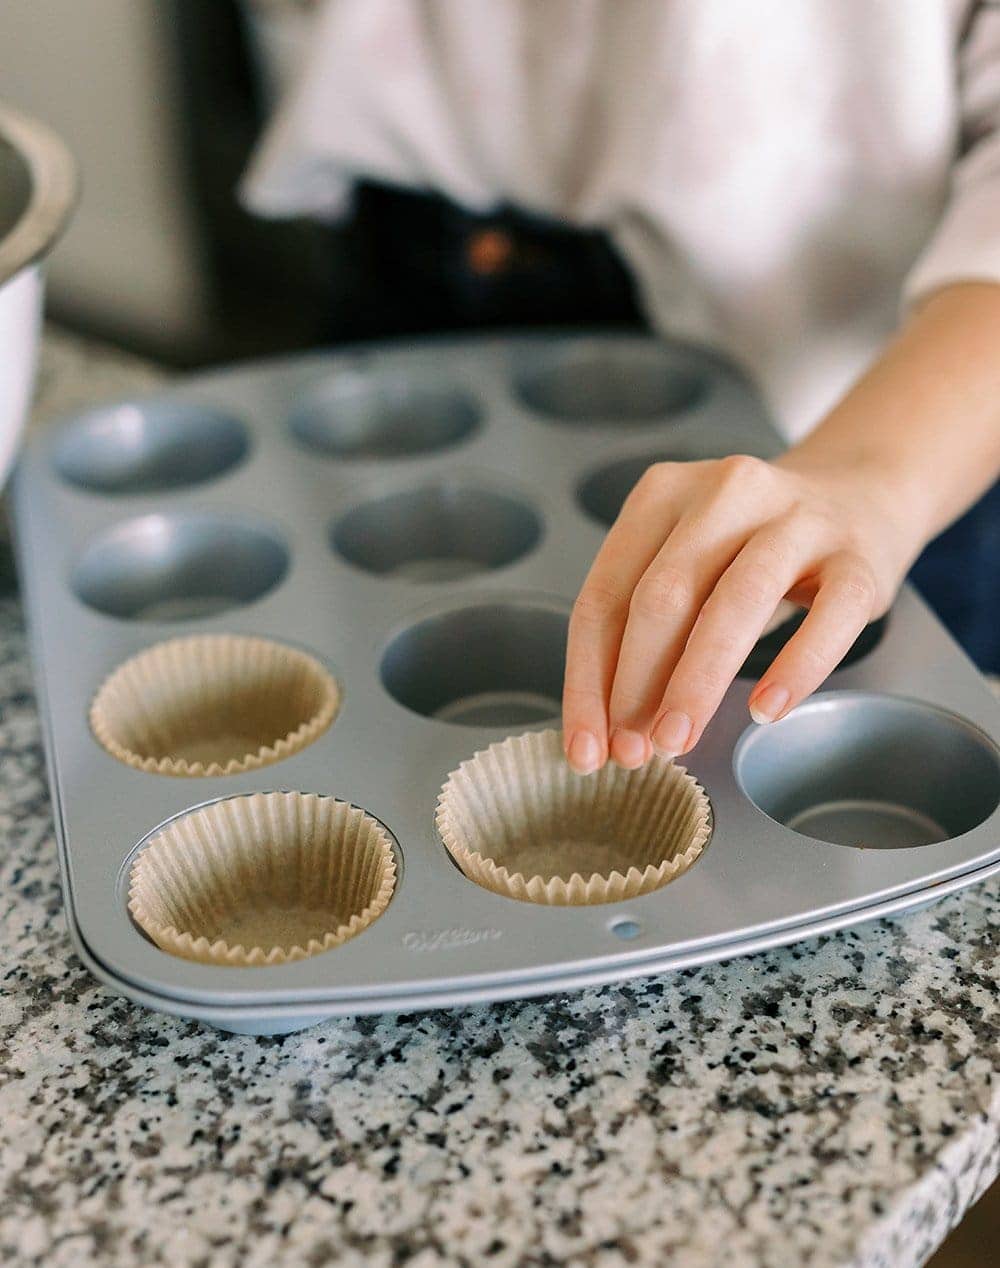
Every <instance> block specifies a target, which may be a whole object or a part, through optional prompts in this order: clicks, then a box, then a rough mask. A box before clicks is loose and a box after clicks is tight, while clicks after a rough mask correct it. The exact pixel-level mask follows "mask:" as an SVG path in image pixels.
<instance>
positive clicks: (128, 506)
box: [15, 335, 1000, 1032]
mask: <svg viewBox="0 0 1000 1268" xmlns="http://www.w3.org/2000/svg"><path fill="white" fill-rule="evenodd" d="M779 447H780V442H779V440H778V438H777V435H776V433H775V432H774V431H773V430H772V428H771V426H770V424H769V422H768V420H767V417H766V415H765V413H764V411H763V409H762V407H761V405H760V403H759V402H758V400H757V399H756V397H755V395H754V393H753V391H752V390H751V389H750V387H749V386H748V384H747V383H746V382H745V380H743V379H742V378H741V377H740V376H739V375H738V374H737V373H736V372H735V371H734V370H733V369H732V368H730V367H728V366H727V365H725V364H723V363H721V362H720V361H719V360H717V359H716V358H714V357H713V356H711V355H708V354H706V353H704V352H701V351H698V350H696V349H692V348H688V347H679V346H676V347H675V346H671V347H664V346H663V345H661V344H658V343H654V342H653V341H649V340H646V339H643V338H636V337H631V336H587V337H563V336H559V335H551V336H530V337H513V338H494V339H474V340H455V341H430V342H427V343H422V344H418V345H416V346H414V345H413V344H409V345H407V346H398V347H394V346H388V347H380V348H377V349H375V348H373V349H366V350H361V351H347V352H342V353H337V354H331V355H314V356H306V357H300V358H296V359H292V360H284V361H278V362H273V363H269V364H265V365H258V366H254V367H250V368H244V367H238V368H235V369H229V370H225V371H222V372H217V373H211V374H206V375H203V376H199V377H196V378H191V379H189V380H187V381H186V382H184V383H182V384H180V385H178V386H177V387H176V388H173V389H171V390H170V391H168V392H164V393H161V394H159V395H157V396H155V397H151V398H149V399H148V400H136V401H131V402H125V403H121V404H117V405H109V406H107V407H103V408H100V409H97V410H94V411H91V412H90V413H88V414H85V415H82V416H80V417H77V418H75V419H72V420H70V421H68V422H67V424H66V425H65V426H64V427H63V428H61V429H58V430H54V431H49V432H47V433H46V434H44V435H42V436H39V437H37V438H36V439H35V440H34V442H33V443H32V445H31V446H30V447H29V449H28V452H27V453H26V454H25V456H24V459H23V461H22V463H21V467H20V470H19V473H18V476H17V480H16V494H15V495H16V523H17V529H18V539H19V549H20V555H21V573H22V581H23V584H24V587H25V591H26V595H27V604H28V613H29V618H30V625H31V637H32V642H33V651H34V656H35V664H36V667H37V675H38V683H39V689H40V698H41V704H42V714H43V718H44V727H45V733H46V742H47V747H48V761H49V772H50V778H51V785H52V796H53V802H54V807H55V820H56V827H57V834H58V839H59V847H60V853H61V859H62V867H63V879H64V888H65V897H66V910H67V913H68V919H69V924H70V928H71V932H72V934H73V936H74V939H75V942H76V946H77V948H78V950H79V953H80V955H81V956H82V957H83V958H84V960H85V961H86V963H87V964H88V965H89V966H90V967H91V968H92V970H93V971H94V972H95V973H96V974H97V975H98V976H99V977H100V978H102V979H103V980H104V981H105V982H108V983H110V984H111V985H112V986H114V987H115V988H117V989H118V990H120V991H122V992H123V993H124V994H126V995H128V996H130V997H131V998H133V999H135V1000H138V1001H141V1002H142V1003H144V1004H147V1005H149V1006H151V1007H153V1008H157V1009H161V1010H163V1011H166V1012H171V1013H176V1014H180V1015H184V1016H190V1017H197V1018H201V1019H204V1020H206V1021H209V1022H212V1023H214V1024H215V1025H218V1026H221V1027H223V1028H226V1029H230V1030H235V1031H246V1032H277V1031H282V1030H290V1029H295V1028H297V1027H300V1026H303V1025H307V1024H309V1023H311V1022H313V1021H315V1020H318V1019H320V1018H323V1017H328V1016H333V1015H337V1014H345V1013H362V1012H376V1011H392V1010H395V1009H403V1008H405V1009H419V1008H424V1007H434V1006H447V1005H457V1004H462V1003H467V1002H475V1001H482V1000H494V999H502V998H511V997H516V996H528V995H535V994H545V993H549V992H553V991H561V990H565V989H567V988H571V987H577V986H583V985H589V984H594V983H600V982H608V981H613V980H618V979H623V978H627V977H630V976H636V975H643V974H650V973H658V972H661V971H663V970H666V969H670V968H674V967H681V966H687V965H692V964H698V963H704V962H707V961H711V960H717V959H722V958H729V957H732V956H734V955H739V954H743V953H746V952H750V951H753V950H757V949H761V948H765V947H773V946H777V945H780V944H783V943H788V942H792V941H794V940H796V939H799V938H803V937H806V936H809V935H812V934H815V933H819V932H824V931H828V930H831V929H835V928H838V927H841V926H844V925H848V924H853V923H857V922H859V921H861V920H865V919H870V918H872V917H874V916H878V915H884V914H892V913H894V912H899V911H905V910H906V909H908V908H912V907H915V906H918V905H921V904H924V903H926V902H928V901H931V900H933V899H934V898H936V897H939V896H942V895H943V894H945V893H947V892H950V891H951V890H953V889H956V888H959V887H961V886H964V885H967V884H971V883H973V882H975V881H977V880H980V879H982V878H984V877H985V876H987V875H989V874H991V873H992V872H994V871H996V870H998V869H1000V811H998V809H997V802H998V798H1000V760H998V748H997V740H998V738H1000V706H998V704H997V702H996V701H995V700H994V699H993V698H992V696H991V695H990V693H989V691H988V690H987V687H986V685H985V683H984V682H983V680H982V678H981V677H980V676H979V674H978V673H977V672H976V670H975V669H974V667H973V666H972V665H971V664H970V663H969V661H968V660H967V659H966V658H965V657H964V656H963V654H962V653H961V652H960V651H959V649H958V648H957V647H956V646H955V644H954V643H953V642H952V641H951V639H950V638H949V636H948V635H947V634H946V633H945V632H944V631H943V630H942V628H941V627H940V625H939V624H938V622H937V621H936V620H935V618H934V617H933V616H932V615H931V614H930V613H929V611H928V610H927V608H926V607H925V606H924V605H923V603H922V602H921V601H920V600H919V598H918V597H917V596H916V595H915V594H914V593H913V592H912V591H910V590H904V591H903V593H902V594H901V596H900V598H899V600H898V602H897V603H896V605H895V608H894V610H893V611H892V613H890V616H889V618H888V620H887V621H886V622H885V624H884V628H882V629H880V630H875V631H874V632H872V633H871V634H870V635H869V637H868V638H867V640H866V643H865V644H864V645H863V646H862V647H860V648H859V655H858V658H857V659H855V660H854V661H853V663H851V664H849V665H846V666H845V667H843V668H841V669H840V670H838V671H837V672H836V673H835V674H834V675H833V677H832V678H831V679H830V681H829V683H828V684H827V688H826V690H824V692H823V693H822V694H821V695H819V696H817V697H816V698H814V699H813V700H812V701H811V702H808V703H807V704H806V705H805V706H803V707H802V708H800V709H799V710H797V711H796V712H795V713H793V714H792V715H791V716H790V717H789V718H787V719H786V720H784V721H782V722H781V723H779V724H777V725H775V726H772V727H769V728H763V729H757V728H754V727H752V726H748V715H747V708H746V701H747V695H748V692H749V689H750V687H751V685H752V679H750V678H741V679H738V680H737V681H736V683H735V684H734V685H733V687H732V689H731V690H730V691H729V693H728V695H727V697H726V699H725V701H724V703H723V705H722V708H721V709H720V711H719V713H718V716H717V717H716V719H715V720H714V722H713V723H712V725H711V726H710V728H709V729H708V732H707V734H706V735H705V738H704V739H703V741H702V743H701V744H700V745H699V746H698V748H697V750H696V751H695V752H694V753H693V754H692V755H691V756H690V758H689V759H688V766H689V769H690V770H691V771H692V773H693V774H694V775H695V776H696V777H697V778H698V779H699V780H700V781H701V783H702V784H703V785H704V787H705V789H706V790H707V792H708V794H709V797H710V798H711V802H712V810H713V818H714V832H713V836H712V839H711V841H710V843H709V845H708V847H707V848H706V850H705V851H704V853H703V855H702V857H701V858H700V859H699V861H698V862H697V863H696V864H695V865H694V866H693V867H692V868H691V870H690V871H689V872H687V873H685V874H684V875H682V876H681V877H680V878H678V879H677V880H676V881H674V882H673V883H671V884H669V885H667V886H666V887H665V888H663V889H661V890H659V891H657V892H655V893H652V894H649V895H647V896H645V897H642V898H640V899H637V900H634V901H629V902H626V903H619V904H610V905H606V906H598V907H589V908H579V907H578V908H550V907H543V906H536V905H534V904H530V903H520V902H517V901H515V900H512V899H508V898H504V897H500V896H498V895H495V894H493V893H490V892H487V891H486V890H483V889H480V888H479V887H477V886H476V885H475V884H473V883H472V882H470V881H469V880H467V879H466V878H465V877H464V876H463V875H462V874H461V873H460V872H459V871H458V869H457V868H456V867H455V866H454V865H453V864H452V862H451V860H450V858H449V857H448V855H447V854H446V852H445V850H444V848H443V846H442V845H441V843H440V841H439V840H438V838H437V836H436V833H435V830H434V810H435V803H436V799H437V796H438V792H439V790H440V787H441V785H442V783H443V782H444V780H445V777H446V776H447V774H448V772H449V771H451V770H452V769H454V768H455V767H456V766H457V765H458V764H459V763H460V762H461V761H462V760H463V759H464V758H466V757H468V756H470V755H471V754H472V753H473V752H475V751H476V750H478V749H481V748H483V747H485V746H486V745H488V744H490V743H492V742H493V741H495V740H497V739H499V738H502V737H503V736H504V735H505V734H507V733H510V732H512V731H521V730H523V729H525V728H526V727H531V726H544V725H553V724H555V725H558V722H555V723H553V722H552V720H551V718H552V716H553V715H555V714H556V713H557V709H558V695H559V688H560V679H561V674H562V667H563V642H564V637H565V628H566V620H567V615H568V613H569V610H570V605H571V602H572V600H573V597H574V595H575V593H576V591H577V589H578V587H579V584H580V582H581V581H582V579H583V577H584V574H585V572H586V569H587V567H588V565H589V564H590V561H591V560H592V558H593V555H594V553H595V551H596V550H597V548H598V546H599V545H600V542H601V539H602V536H603V533H604V531H605V524H604V523H602V522H601V520H602V519H607V518H608V517H609V516H612V515H613V514H614V510H615V507H616V504H617V501H618V500H620V498H621V496H622V495H623V493H624V491H625V490H626V489H627V488H628V486H629V483H630V482H631V480H632V479H633V478H634V477H635V475H637V474H638V473H639V472H640V471H641V470H642V468H643V466H644V465H645V464H646V463H647V462H648V461H651V460H653V459H655V458H657V457H661V458H668V457H669V458H698V457H702V456H713V457H714V456H720V455H723V454H726V453H729V452H733V451H738V452H752V453H757V454H759V455H762V456H767V455H770V454H773V453H774V452H776V451H777V449H778V448H779ZM196 632H234V633H254V634H259V635H263V636H268V637H272V638H274V639H277V640H281V641H284V642H287V643H291V644H294V645H297V646H299V647H302V648H304V649H306V650H308V651H310V652H311V653H313V654H314V655H316V656H317V657H318V658H319V659H320V660H322V661H323V663H324V664H326V665H327V666H328V667H329V668H330V669H331V670H332V672H333V673H334V674H335V675H336V677H337V679H338V680H339V682H340V684H341V687H342V690H343V693H344V703H343V708H342V711H341V713H340V716H339V717H338V718H337V720H336V722H335V723H334V725H333V727H332V728H331V729H330V730H329V731H328V732H327V733H326V734H324V735H323V736H322V737H321V738H320V739H319V740H318V741H317V742H316V743H315V744H313V745H312V746H311V747H308V748H306V749H305V750H303V751H302V752H300V753H298V754H297V755H295V756H294V757H292V758H290V759H288V760H286V761H284V762H282V763H280V764H276V765H274V766H273V767H269V768H266V769H264V770H262V771H255V772H248V773H244V774H240V775H235V776H227V777H220V778H213V779H178V778H166V777H163V776H158V775H151V774H145V773H140V772H136V771H133V770H131V769H129V768H128V767H126V766H124V765H122V764H120V763H119V762H117V761H115V760H114V759H113V758H112V757H110V756H109V755H108V754H107V753H106V752H104V750H103V749H102V748H101V747H100V746H99V745H98V744H97V742H96V741H95V740H94V738H93V737H92V735H91V733H90V731H89V728H88V722H87V711H88V706H89V704H90V701H91V699H92V697H93V695H94V692H95V691H96V689H97V687H98V686H99V685H100V683H101V682H102V680H103V679H104V678H105V676H106V675H107V674H109V673H110V672H111V671H112V670H113V669H115V668H116V667H117V666H118V665H120V664H121V663H122V662H123V661H124V660H126V659H127V658H128V657H129V656H131V655H133V654H134V653H136V652H137V651H140V650H142V649H143V648H146V647H148V646H149V645H151V644H152V643H155V642H158V641H160V640H162V639H166V638H169V637H172V636H175V635H181V634H189V633H196ZM879 635H881V637H879ZM862 653H865V654H862ZM274 788H284V789H298V790H302V791H306V792H320V793H328V794H333V795H335V796H337V797H340V798H343V799H344V800H347V801H351V802H353V803H354V804H355V805H358V806H361V807H363V808H364V809H365V810H367V811H369V812H370V813H371V814H373V815H375V816H376V817H377V818H378V819H379V820H381V821H382V823H384V824H385V825H386V826H387V827H388V828H389V830H390V831H391V833H392V834H393V836H394V837H395V840H396V842H397V843H398V851H399V860H400V864H401V866H400V878H399V882H398V885H397V889H396V893H395V896H394V897H393V900H392V902H391V903H390V905H389V907H388V909H387V911H386V912H385V914H384V915H383V916H382V917H381V918H380V919H378V920H377V921H376V922H375V923H374V925H372V927H371V928H369V929H368V930H366V931H365V932H364V933H362V934H361V935H360V936H358V937H357V938H355V939H353V940H352V941H350V942H348V943H346V944H345V945H344V946H342V947H339V948H337V949H335V950H333V951H331V952H328V953H326V954H323V955H319V956H316V957H314V958H312V959H307V960H304V961H300V962H298V963H293V964H289V965H285V966H282V967H269V968H256V969H231V968H216V967H208V966H204V965H199V964H194V963H189V962H187V961H184V960H180V959H176V958H173V957H171V956H169V955H166V954H165V953H163V952H161V951H160V950H159V949H158V948H157V947H156V946H154V945H153V944H152V943H151V942H149V941H148V940H147V939H146V938H145V937H144V936H143V935H142V934H141V933H140V932H139V930H138V929H137V928H136V927H135V925H134V924H133V922H132V920H131V919H130V917H129V913H128V910H127V906H126V890H127V877H128V870H129V866H130V863H131V860H132V859H133V857H134V855H135V853H136V851H137V850H139V849H141V848H142V844H143V842H144V840H145V839H146V838H147V837H148V836H149V835H150V834H151V833H152V832H153V831H154V830H155V829H156V828H157V827H158V826H160V825H161V824H163V823H164V822H165V821H166V820H168V819H171V818H173V817H175V816H177V815H179V814H182V813H184V812H186V811H188V810H190V809H192V808H193V807H196V806H199V805H202V804H204V803H205V802H207V801H212V800H215V799H217V798H223V797H231V796H233V795H235V794H239V793H245V792H250V791H255V790H259V789H274ZM788 825H791V826H788ZM810 833H812V834H813V835H809V834H810ZM942 836H944V837H946V838H947V839H945V840H940V838H941V837H942ZM822 838H827V839H822ZM836 840H845V841H847V842H850V843H849V844H834V843H832V842H833V841H836ZM912 841H928V842H930V843H928V844H923V845H913V844H909V843H910V842H912ZM900 842H902V843H904V848H862V847H872V846H879V845H887V846H888V845H894V844H899V843H900Z"/></svg>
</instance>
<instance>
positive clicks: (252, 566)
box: [72, 512, 288, 621]
mask: <svg viewBox="0 0 1000 1268" xmlns="http://www.w3.org/2000/svg"><path fill="white" fill-rule="evenodd" d="M287 569H288V548H287V547H286V546H285V544H284V542H283V541H282V540H281V538H280V537H279V536H278V534H277V533H276V532H275V531H273V530H272V529H270V528H266V527H264V526H262V525H261V524H260V523H259V522H257V521H250V520H244V519H239V518H227V517H222V516H218V515H213V514H210V513H208V512H187V513H176V514H170V515H165V514H157V515H144V516H140V517H139V518H138V519H134V520H127V521H126V522H125V523H123V524H119V525H117V526H116V527H115V528H113V529H111V530H109V531H108V532H107V533H105V534H103V535H102V536H101V537H99V538H97V540H96V541H94V542H92V543H91V544H90V546H88V547H87V549H86V550H85V551H84V553H83V555H82V556H81V558H80V559H79V561H78V563H77V565H76V567H75V568H74V569H73V573H72V586H73V590H74V591H75V593H76V595H77V597H78V598H79V599H80V600H81V601H82V602H83V603H85V604H87V606H88V607H91V608H94V609H95V610H96V611H98V612H103V613H105V614H106V615H108V616H114V617H118V618H119V619H121V620H128V621H190V620H199V619H202V618H206V617H210V616H215V615H216V614H217V613H220V612H225V611H227V610H228V609H230V608H234V607H239V606H241V605H242V604H246V603H251V602H252V601H253V600H255V599H258V598H260V597H261V596H262V595H264V594H267V592H268V591H269V590H272V589H273V588H274V587H275V586H276V585H277V584H278V583H279V582H280V581H281V579H282V578H283V577H284V575H285V572H286V571H287Z"/></svg>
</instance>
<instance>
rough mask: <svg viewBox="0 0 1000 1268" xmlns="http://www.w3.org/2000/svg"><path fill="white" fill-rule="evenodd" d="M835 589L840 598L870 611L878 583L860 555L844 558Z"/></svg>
mask: <svg viewBox="0 0 1000 1268" xmlns="http://www.w3.org/2000/svg"><path fill="white" fill-rule="evenodd" d="M837 589H838V592H839V594H840V597H841V599H842V600H844V601H845V602H847V603H850V604H851V605H852V606H854V607H858V608H863V609H865V611H866V612H870V611H871V610H872V609H873V608H874V606H875V601H876V598H877V595H878V585H877V583H876V581H875V574H874V572H873V571H872V567H871V565H870V564H869V563H868V561H867V560H865V559H862V558H861V557H860V556H851V557H850V558H849V559H847V560H845V562H844V565H843V572H842V574H841V576H840V578H839V581H838V586H837Z"/></svg>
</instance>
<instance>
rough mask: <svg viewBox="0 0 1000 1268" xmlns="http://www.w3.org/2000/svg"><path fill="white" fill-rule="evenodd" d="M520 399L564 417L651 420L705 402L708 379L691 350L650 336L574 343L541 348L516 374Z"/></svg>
mask: <svg viewBox="0 0 1000 1268" xmlns="http://www.w3.org/2000/svg"><path fill="white" fill-rule="evenodd" d="M515 390H516V391H517V394H518V396H519V397H520V398H521V400H522V401H523V402H524V403H525V404H526V405H527V406H528V407H529V408H530V409H532V410H534V411H535V412H536V413H538V414H543V415H545V416H546V417H547V418H550V419H553V420H554V421H556V422H562V423H578V424H601V423H649V422H654V421H656V420H658V419H659V420H662V419H664V418H672V417H675V416H677V415H680V414H683V413H685V412H687V411H688V410H691V409H694V407H695V406H696V405H698V404H700V403H701V401H702V400H703V399H704V397H705V396H706V394H707V392H708V390H709V379H708V376H707V374H706V373H705V371H704V370H703V369H701V368H700V367H698V368H695V367H694V366H692V364H691V361H690V359H689V357H688V356H687V355H685V354H684V353H682V352H679V351H677V350H675V349H670V348H668V347H665V346H662V345H659V344H656V343H654V342H652V341H650V342H649V343H643V344H634V343H621V344H616V342H615V341H614V340H608V341H599V342H594V343H576V344H569V345H565V346H561V347H556V348H553V349H552V350H550V351H548V352H547V353H545V354H538V355H537V356H536V357H535V358H534V361H533V364H532V365H530V366H529V367H528V368H527V369H525V370H523V371H521V373H520V374H518V375H517V377H516V378H515Z"/></svg>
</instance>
